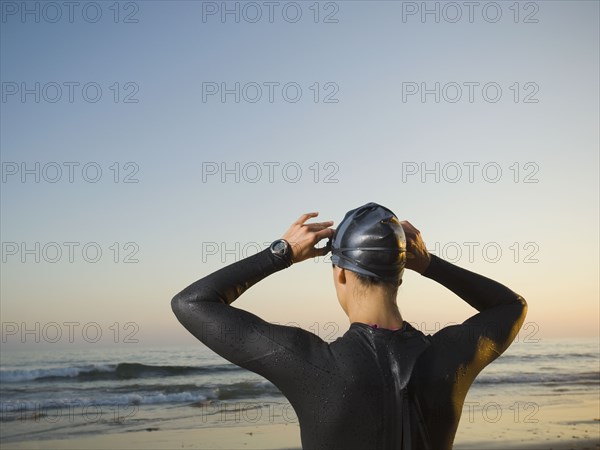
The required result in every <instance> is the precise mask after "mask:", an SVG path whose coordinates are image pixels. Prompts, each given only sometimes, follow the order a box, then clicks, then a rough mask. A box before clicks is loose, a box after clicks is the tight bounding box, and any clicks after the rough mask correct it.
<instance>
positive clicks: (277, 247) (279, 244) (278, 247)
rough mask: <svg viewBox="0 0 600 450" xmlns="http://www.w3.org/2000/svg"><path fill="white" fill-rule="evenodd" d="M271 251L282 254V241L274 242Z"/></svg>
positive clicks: (283, 248)
mask: <svg viewBox="0 0 600 450" xmlns="http://www.w3.org/2000/svg"><path fill="white" fill-rule="evenodd" d="M273 250H274V251H275V252H276V253H279V254H283V253H284V251H285V242H283V241H277V242H275V245H273Z"/></svg>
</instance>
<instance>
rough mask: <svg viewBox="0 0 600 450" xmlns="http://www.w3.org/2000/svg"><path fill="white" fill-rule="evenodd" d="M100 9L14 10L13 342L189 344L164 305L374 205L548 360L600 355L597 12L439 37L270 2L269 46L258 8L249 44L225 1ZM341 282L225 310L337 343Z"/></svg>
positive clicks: (372, 16) (244, 20) (549, 14)
mask: <svg viewBox="0 0 600 450" xmlns="http://www.w3.org/2000/svg"><path fill="white" fill-rule="evenodd" d="M89 3H90V2H82V3H81V5H87V6H86V9H85V11H84V10H83V7H84V6H81V5H80V6H79V7H77V8H75V9H74V10H73V11H69V10H68V8H67V7H64V6H63V7H62V10H61V11H59V10H57V9H56V8H54V9H53V7H48V6H46V4H45V3H40V2H25V5H26V7H27V8H28V9H29V10H31V11H34V12H33V13H27V14H25V15H23V11H22V10H21V9H22V8H23V6H22V5H23V4H22V3H21V2H6V1H4V0H3V1H2V2H1V4H2V21H1V22H0V26H1V34H0V38H1V43H0V49H1V68H0V77H1V81H2V95H3V97H2V102H1V103H0V107H1V117H0V118H1V125H0V134H1V137H0V144H1V159H2V163H3V166H2V170H3V176H4V178H3V180H2V184H1V190H2V193H1V200H2V207H1V208H2V209H1V213H2V214H1V216H2V217H1V219H0V220H1V222H0V224H1V234H2V236H1V238H2V243H3V253H2V257H3V260H2V265H1V268H2V275H1V309H0V311H1V313H2V321H3V322H11V323H12V322H14V323H18V324H23V323H24V324H26V326H30V327H32V328H34V327H35V323H36V322H39V323H40V324H41V325H40V326H41V327H43V326H44V324H47V323H49V322H57V323H60V324H62V323H63V322H70V321H73V322H78V323H80V324H86V323H90V322H92V321H93V322H96V323H98V324H100V326H101V327H102V330H103V331H104V333H105V335H107V334H110V331H109V326H111V324H113V323H115V322H117V323H118V324H120V325H119V326H121V328H122V327H123V324H125V323H128V322H135V323H137V326H138V331H137V334H136V336H137V337H138V338H139V339H141V340H142V342H143V343H147V344H155V343H165V344H178V343H182V344H183V343H193V342H194V338H193V337H192V336H190V335H188V333H187V332H186V331H185V330H184V329H183V327H181V326H180V325H179V323H178V322H177V321H176V319H175V317H174V316H173V314H172V312H171V309H170V299H171V298H172V297H173V295H174V294H176V293H177V292H178V291H180V290H181V289H182V288H184V287H185V286H187V285H188V284H190V283H191V282H193V281H195V280H196V279H198V278H199V277H201V276H202V275H205V274H208V273H210V272H211V271H213V270H216V269H218V268H220V267H222V266H223V265H224V264H227V263H231V262H233V261H234V260H236V259H239V258H240V257H243V252H242V251H241V250H242V249H246V251H247V253H246V254H251V253H253V249H255V250H256V249H257V246H259V245H263V244H264V243H266V242H270V241H272V240H274V239H276V238H279V237H281V235H282V234H283V233H284V232H285V230H286V229H287V228H288V227H289V225H290V224H291V223H292V222H293V221H294V220H295V219H296V218H297V217H298V216H299V215H300V214H302V213H304V212H307V211H319V212H320V218H322V219H323V220H328V219H331V220H334V221H335V222H336V224H337V223H339V221H340V220H341V219H342V217H343V215H344V213H345V212H346V211H347V210H349V209H352V208H355V207H357V206H359V205H361V204H363V203H366V202H368V201H375V202H378V203H381V204H383V205H385V206H387V207H389V208H391V209H393V210H394V211H395V212H396V214H397V215H398V216H399V218H400V219H402V220H404V219H407V220H410V221H411V222H412V223H413V224H414V225H415V226H417V228H419V229H420V230H421V232H422V234H423V236H424V239H425V241H426V243H427V244H428V246H429V247H430V250H431V251H433V252H436V248H437V253H438V254H439V255H440V256H442V257H444V256H445V257H447V258H450V259H452V258H455V257H456V255H457V253H456V251H457V248H458V250H459V251H460V252H462V253H461V254H462V257H458V258H455V259H454V262H455V263H456V264H458V265H460V266H462V267H465V268H468V269H470V270H474V271H476V272H479V273H482V274H484V275H486V276H489V277H491V278H494V279H497V280H498V281H501V282H503V283H504V284H506V285H508V286H509V287H511V288H512V289H513V290H515V291H517V292H519V293H520V294H522V295H523V296H524V297H525V298H526V299H527V300H528V302H529V305H530V309H529V315H528V317H527V322H528V323H530V327H532V328H530V329H529V330H530V331H531V330H534V329H536V330H537V331H536V333H537V336H538V337H561V336H594V335H597V334H598V326H599V323H598V316H599V308H598V298H599V291H598V287H599V284H598V273H599V264H598V248H599V246H598V229H599V228H598V205H599V199H598V192H599V189H598V187H599V186H598V165H599V162H598V153H599V138H598V123H599V95H598V79H599V56H598V55H599V53H600V51H599V48H598V47H599V34H598V28H599V24H598V17H599V3H598V2H596V1H569V2H566V1H565V2H562V1H540V2H529V3H527V2H521V3H520V4H519V7H518V8H516V9H515V8H514V6H512V9H511V5H513V2H500V3H499V5H500V11H499V12H500V13H501V17H500V18H499V19H498V20H496V19H495V17H496V15H497V13H498V11H497V10H494V9H493V8H491V7H487V9H486V10H485V12H483V6H480V7H478V8H476V9H475V10H474V11H472V20H470V18H469V10H468V7H467V6H464V4H463V2H458V3H456V4H458V5H459V6H460V5H462V6H461V10H460V13H461V14H462V15H461V17H460V19H458V20H456V21H454V18H455V17H457V16H456V13H457V10H451V9H450V8H448V7H445V6H444V5H445V4H443V3H436V2H428V3H427V5H428V8H430V9H432V10H433V9H434V8H436V7H437V8H439V11H440V12H439V22H436V20H435V16H434V15H433V14H428V15H425V17H424V19H423V18H422V16H421V12H422V11H420V10H417V11H415V10H414V8H421V5H422V2H386V1H375V2H361V1H347V2H329V3H326V2H322V3H320V4H318V8H315V6H314V2H298V3H293V2H292V3H293V4H291V6H290V3H291V2H280V3H278V6H276V8H275V9H274V10H273V16H272V17H273V20H272V23H270V21H269V7H268V6H267V5H265V4H264V3H263V2H257V3H253V4H252V6H248V3H236V2H228V3H227V5H228V7H229V8H231V9H234V8H236V5H237V7H238V8H239V10H240V15H239V23H238V22H236V20H235V16H234V15H233V14H229V15H226V16H225V20H223V19H222V17H221V15H220V13H221V12H222V11H220V9H221V8H222V5H223V4H222V2H204V3H203V2H193V1H186V2H179V1H169V2H167V1H137V2H121V3H119V4H118V8H115V3H114V2H98V3H97V5H99V8H96V7H95V6H94V5H91V6H90V5H88V4H89ZM480 3H481V5H485V4H489V3H490V2H480ZM56 4H58V5H61V4H62V3H56ZM254 5H258V7H259V8H260V13H261V14H262V15H261V18H260V19H259V20H257V21H256V22H254V23H253V22H252V20H254V17H256V13H257V11H258V10H257V9H256V8H255V6H254ZM286 5H287V6H286ZM296 5H297V7H296ZM436 5H437V6H436ZM284 6H285V8H286V10H285V14H284V13H283V12H282V11H283V8H284ZM36 8H38V11H39V17H36V12H35V11H36ZM214 8H216V9H217V11H216V13H215V14H208V13H211V12H213V11H215V9H214ZM253 8H254V9H253ZM317 10H318V13H319V14H318V17H316V16H315V14H316V11H317ZM98 11H100V12H101V16H100V17H99V19H98V20H97V21H95V20H96V19H95V17H96V14H97V13H98ZM203 11H204V17H203ZM298 11H301V13H302V15H301V17H300V18H299V20H297V21H296V22H294V20H295V19H294V17H295V16H296V14H297V12H298ZM517 11H518V17H517V16H516V13H517ZM117 12H118V17H117V16H115V14H116V13H117ZM59 13H60V17H58V16H57V14H59ZM71 13H72V21H71V20H70V19H71V18H70V17H69V15H70V14H71ZM403 13H404V19H403ZM413 13H414V14H413ZM315 18H316V22H315ZM36 19H39V22H36ZM115 19H116V23H115ZM94 21H95V22H94ZM126 21H127V22H126ZM134 21H137V22H134ZM53 22H54V23H53ZM36 83H39V90H38V94H39V102H36V98H35V97H36V93H35V91H36ZM115 83H117V84H115ZM236 83H239V86H240V88H239V96H240V99H239V100H240V101H239V102H236V101H235V94H231V93H230V94H227V95H226V96H225V101H222V99H221V95H220V93H221V92H220V90H221V89H222V88H226V89H229V90H232V89H233V90H235V86H236ZM315 83H317V84H315ZM436 83H439V95H440V98H439V102H436V101H435V93H429V94H426V96H425V97H424V100H423V99H422V97H421V95H420V94H421V90H422V89H423V88H425V89H428V90H430V92H433V91H435V86H436ZM57 86H58V87H60V89H61V91H60V92H59V91H58V90H57ZM83 86H86V90H85V91H83ZM257 86H258V87H260V89H261V90H262V96H261V97H260V98H258V99H257V89H256V87H257ZM269 86H271V87H272V89H273V91H272V94H273V98H272V100H273V101H272V102H271V101H270V99H269ZM283 86H286V89H285V90H284V89H283ZM469 86H471V87H472V89H473V90H472V95H473V98H472V100H473V101H472V102H471V101H469ZM483 86H486V88H485V90H484V89H483ZM215 87H216V88H217V89H219V92H217V93H216V94H214V95H212V92H213V91H211V90H209V89H214V88H215ZM297 87H300V89H301V94H300V95H299V96H298V98H297V101H295V102H293V101H291V99H292V98H293V97H295V96H296V95H297V94H298V92H297V90H296V89H297ZM457 87H458V88H460V89H461V93H462V96H461V97H460V98H457V94H458V91H457ZM98 88H99V89H101V92H102V95H101V97H100V98H98V100H97V101H95V102H93V101H92V100H95V97H96V95H97V89H98ZM415 88H416V89H419V91H418V92H416V93H414V89H415ZM497 88H500V89H501V91H500V92H501V93H500V95H499V97H498V98H497V99H496V100H497V101H493V100H494V97H496V96H497V95H498V91H497ZM23 89H29V90H30V91H33V92H34V93H29V94H25V95H24V96H23ZM70 89H72V92H70ZM411 89H412V90H411ZM70 93H71V94H72V99H70V98H69V94H70ZM316 94H318V98H316V100H317V101H316V102H315V95H316ZM203 96H204V97H205V98H204V99H203ZM286 96H287V97H286ZM70 100H72V102H71V101H70ZM115 100H116V101H115ZM203 100H204V101H203ZM253 100H257V101H253ZM335 100H337V101H335ZM453 100H456V101H453ZM515 100H516V101H515ZM136 101H137V102H136ZM36 163H39V171H38V175H39V176H40V181H39V182H35V176H36V174H35V172H36V166H35V164H36ZM115 163H116V165H115ZM127 163H130V164H129V165H126V164H127ZM236 163H239V168H240V170H239V171H238V173H237V174H238V175H239V176H240V180H239V182H236V180H235V173H229V174H228V175H227V174H226V175H225V180H224V182H223V180H222V179H221V169H222V164H226V165H227V167H228V168H229V169H232V170H233V171H234V172H235V168H236ZM23 164H25V165H26V167H25V168H29V169H32V170H33V173H30V174H28V175H27V174H26V175H24V176H25V182H23V181H22V178H21V177H22V176H23V173H22V169H23V168H24V166H23ZM86 164H87V166H85V165H86ZM436 164H439V166H436ZM57 166H59V167H61V168H62V174H58V172H57V171H56V167H57ZM84 166H85V167H86V170H85V171H83V167H84ZM284 166H285V167H286V171H283V167H284ZM484 166H485V168H486V169H485V171H484V170H483V168H484ZM68 167H72V168H73V182H70V181H69V170H68ZM98 167H99V168H100V169H101V170H102V174H101V175H99V176H97V175H96V172H95V171H96V169H97V168H98ZM257 167H259V168H261V169H262V172H261V173H257V172H256V168H257ZM269 167H272V168H273V173H272V176H273V179H272V180H269V171H268V168H269ZM436 167H439V171H437V175H439V177H440V179H439V182H436V180H435V176H436V174H435V173H434V172H435V171H436ZM469 167H471V168H472V169H473V172H472V176H473V179H472V181H470V180H469ZM116 168H118V169H119V171H118V173H116ZM209 168H210V169H215V168H216V169H217V170H218V171H219V172H218V173H216V174H209V173H208V172H207V169H209ZM298 168H300V170H301V173H298V172H297V169H298ZM457 168H459V169H461V171H462V172H461V173H459V172H457ZM498 168H500V170H501V171H502V172H501V174H498V173H497V169H498ZM317 169H318V171H317ZM422 169H430V170H433V172H430V173H429V174H428V175H427V174H426V175H425V178H424V180H422V179H421V175H422V172H421V171H422ZM415 171H417V172H416V173H414V172H415ZM13 172H16V173H13ZM127 175H129V177H130V178H129V180H130V181H131V180H138V182H137V183H126V182H124V178H125V177H126V176H127ZM203 175H204V179H203ZM115 176H116V177H117V180H118V181H119V182H117V183H115V182H114V178H115ZM86 177H87V178H86ZM95 177H97V178H98V181H97V182H95V183H93V182H91V181H89V180H91V179H94V178H95ZM294 178H298V179H297V180H296V182H292V180H293V179H294ZM55 179H56V182H54V183H53V182H50V181H49V180H55ZM86 180H87V181H86ZM253 180H254V181H255V182H251V181H253ZM326 181H329V182H326ZM526 181H529V182H526ZM532 181H535V182H532ZM334 226H335V225H334ZM36 242H37V243H39V245H40V251H39V252H38V254H39V256H40V262H39V263H36V262H35V256H36V255H35V253H36V251H35V245H36ZM69 242H75V243H76V244H65V243H69ZM236 242H237V243H238V244H237V245H238V246H239V249H240V251H239V252H237V253H236V252H235V248H236ZM49 243H56V244H50V245H49ZM90 243H92V244H90ZM115 243H117V244H116V246H115ZM127 243H131V244H127ZM436 243H437V244H436ZM465 243H474V244H465ZM86 244H88V245H87V247H86V249H87V250H88V253H86V255H87V258H88V259H93V258H94V257H95V249H96V248H100V250H101V251H102V256H101V258H100V259H99V260H98V262H96V263H92V262H89V261H86V259H85V258H84V256H83V255H82V248H83V247H84V246H85V245H86ZM68 245H71V246H72V247H71V248H73V249H74V250H73V251H74V253H73V262H71V261H70V260H69V255H68V250H69V247H68ZM469 246H471V247H469ZM56 247H59V248H60V249H61V251H62V255H60V256H59V255H58V254H57V253H56ZM484 247H485V249H486V253H484V252H483V248H484ZM117 248H118V249H119V253H118V255H117V254H116V249H117ZM469 248H472V249H473V258H469V254H468V253H469ZM25 249H34V252H33V253H27V252H25ZM44 249H45V250H44ZM215 249H216V254H214V253H215ZM224 249H234V251H233V254H225V253H224V252H223V250H224ZM497 249H500V251H501V252H502V254H501V256H499V257H498V258H497V261H495V262H492V260H495V259H496V251H497ZM517 249H518V253H517ZM90 255H91V256H90ZM22 258H25V262H22ZM115 258H116V260H117V261H118V262H115V261H114V259H115ZM128 258H130V259H137V261H138V262H134V263H125V262H124V260H126V259H128ZM223 258H224V261H223ZM53 259H54V260H56V262H50V261H51V260H53ZM526 260H527V261H533V262H525V261H526ZM536 261H537V262H536ZM330 271H331V269H330V265H329V264H328V263H327V262H326V261H321V262H306V263H303V264H302V265H299V266H294V267H292V268H290V269H289V270H286V271H285V272H282V273H278V274H275V275H273V276H272V277H270V278H268V279H266V280H264V281H263V282H261V283H260V284H259V285H257V286H255V287H253V288H252V289H251V290H250V291H248V292H247V293H246V294H245V295H244V296H243V297H242V298H241V299H240V300H239V301H238V302H236V305H235V306H237V307H240V308H244V309H248V310H250V311H252V312H254V313H256V314H258V315H260V316H261V317H263V318H265V319H266V320H270V321H275V322H279V323H289V322H292V321H294V322H297V323H298V324H300V325H302V326H305V327H307V328H308V327H310V326H311V324H314V323H315V322H318V324H319V325H318V326H319V327H320V329H321V331H323V330H324V329H325V325H326V324H327V323H328V322H330V321H331V322H335V323H337V324H339V330H340V331H343V330H344V329H345V328H347V325H348V324H347V319H346V317H345V316H344V315H343V312H342V311H341V309H340V308H339V306H338V304H337V301H336V298H335V291H334V288H333V284H332V279H331V273H330ZM399 305H400V309H401V311H402V313H403V315H404V317H405V319H406V320H409V321H411V322H413V323H417V324H424V328H426V329H429V330H432V329H435V327H436V323H438V324H441V325H443V324H446V323H450V322H458V321H462V320H464V319H466V318H467V317H468V316H469V315H471V314H472V313H473V312H474V310H472V308H470V307H469V306H467V305H465V304H464V303H463V302H462V301H461V300H460V299H458V298H456V297H455V296H454V295H453V294H451V293H450V292H448V291H446V290H444V289H443V288H442V287H440V286H437V285H435V283H433V282H431V281H429V280H425V279H422V278H420V277H419V276H418V275H416V274H413V273H408V274H407V275H406V277H405V282H404V284H403V286H402V288H401V289H400V292H399ZM19 326H21V325H19ZM63 330H66V328H63ZM5 337H6V336H5ZM7 339H8V341H9V342H12V341H11V340H13V341H14V337H13V336H12V335H11V336H9V337H8V338H7Z"/></svg>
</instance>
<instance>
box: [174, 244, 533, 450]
mask: <svg viewBox="0 0 600 450" xmlns="http://www.w3.org/2000/svg"><path fill="white" fill-rule="evenodd" d="M289 265H290V262H289V261H287V260H282V259H279V258H278V257H276V256H274V255H273V254H272V253H271V251H270V250H269V249H266V250H263V251H261V252H259V253H257V254H255V255H252V256H250V257H248V258H245V259H243V260H241V261H238V262H236V263H233V264H230V265H229V266H226V267H224V268H222V269H220V270H218V271H216V272H214V273H212V274H210V275H208V276H206V277H204V278H202V279H200V280H198V281H196V282H195V283H193V284H192V285H190V286H188V287H187V288H186V289H184V290H183V291H181V292H180V293H179V294H177V295H176V296H175V297H174V298H173V300H172V303H171V304H172V308H173V311H174V313H175V315H176V316H177V318H178V319H179V321H180V322H181V323H182V324H183V326H184V327H185V328H187V329H188V330H189V331H190V332H191V333H192V334H193V335H194V336H196V337H197V338H198V339H199V340H200V341H202V342H203V343H204V344H206V345H207V346H208V347H209V348H211V349H212V350H213V351H215V352H216V353H218V354H219V355H221V356H222V357H224V358H225V359H227V360H229V361H231V362H232V363H234V364H237V365H239V366H241V367H243V368H246V369H248V370H250V371H253V372H256V373H258V374H260V375H262V376H263V377H265V378H266V379H268V380H270V381H271V382H272V383H273V384H274V385H275V386H277V387H278V388H279V389H280V390H281V392H282V393H283V395H285V397H286V398H287V399H288V400H289V402H290V404H291V405H292V406H293V408H294V410H295V412H296V414H297V416H298V421H299V424H300V432H301V439H302V447H303V448H305V449H313V448H322V449H333V448H339V449H367V448H369V449H392V448H393V449H404V450H409V449H411V450H412V449H432V450H444V449H449V448H451V447H452V442H453V440H454V435H455V433H456V429H457V427H458V422H459V420H460V415H461V411H462V407H463V402H464V399H465V396H466V394H467V390H468V389H469V386H470V385H471V383H472V382H473V380H474V379H475V377H476V376H477V374H478V373H479V372H480V371H481V369H483V368H484V367H485V366H486V365H487V364H489V363H490V362H492V361H493V360H494V359H495V358H496V357H498V356H499V355H500V354H501V353H502V352H503V351H504V350H505V349H506V348H507V347H508V346H509V345H510V343H511V342H512V340H513V339H514V337H515V335H516V333H517V332H518V330H519V328H520V326H521V325H522V322H523V320H524V317H525V313H526V303H525V301H524V299H523V298H522V297H520V296H519V295H517V294H515V293H514V292H513V291H511V290H510V289H508V288H507V287H505V286H503V285H502V284H500V283H497V282H495V281H493V280H490V279H488V278H486V277H483V276H481V275H478V274H476V273H473V272H470V271H468V270H465V269H462V268H460V267H458V266H455V265H453V264H451V263H449V262H447V261H444V260H442V259H440V258H438V257H436V256H435V255H431V263H430V265H429V267H428V268H427V270H426V271H425V272H424V273H423V275H424V276H426V277H428V278H430V279H432V280H435V281H437V282H438V283H441V284H442V285H444V286H445V287H447V288H448V289H450V290H452V291H453V292H454V293H456V294H457V295H459V296H460V297H461V298H462V299H464V300H465V301H466V302H468V303H469V304H470V305H471V306H473V307H474V308H476V309H477V310H478V311H480V313H479V314H476V315H474V316H473V317H471V318H470V319H468V320H467V321H465V322H464V323H463V324H461V325H455V326H448V327H445V328H443V329H441V330H440V331H438V332H437V333H435V334H434V335H428V336H426V335H424V334H423V333H421V332H420V331H418V330H416V329H415V328H414V327H412V326H411V325H410V324H409V323H408V322H406V321H405V322H404V325H403V327H402V328H401V329H400V330H397V331H391V330H387V329H381V328H373V327H372V326H370V325H369V324H363V323H358V322H355V323H352V324H351V325H350V328H349V329H348V331H347V332H346V333H345V334H344V335H343V336H342V337H340V338H338V339H337V340H335V341H334V342H331V343H328V342H325V341H324V340H322V339H321V338H319V337H318V336H316V335H315V334H313V333H311V332H309V331H306V330H304V329H301V328H298V327H290V326H283V325H277V324H272V323H269V322H265V321H264V320H262V319H261V318H259V317H257V316H256V315H254V314H251V313H249V312H247V311H244V310H241V309H238V308H235V307H233V306H230V304H231V303H232V302H233V301H234V300H235V299H236V298H238V297H239V296H240V295H241V294H242V293H243V292H244V291H245V290H246V289H248V288H249V287H251V286H252V285H254V284H255V283H257V282H258V281H260V280H262V279H263V278H265V277H266V276H268V275H271V274H273V273H274V272H277V271H279V270H282V269H284V268H286V267H288V266H289ZM281 301H282V302H285V301H286V299H285V298H282V300H281ZM307 306H309V307H315V308H316V307H317V306H318V305H317V304H311V305H309V304H307Z"/></svg>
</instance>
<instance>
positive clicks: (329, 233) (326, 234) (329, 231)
mask: <svg viewBox="0 0 600 450" xmlns="http://www.w3.org/2000/svg"><path fill="white" fill-rule="evenodd" d="M334 232H335V230H334V229H333V228H325V229H324V230H321V231H317V232H316V233H315V237H314V239H315V242H319V241H320V240H321V239H325V238H329V239H331V238H332V237H333V233H334Z"/></svg>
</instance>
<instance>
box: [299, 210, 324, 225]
mask: <svg viewBox="0 0 600 450" xmlns="http://www.w3.org/2000/svg"><path fill="white" fill-rule="evenodd" d="M318 215H319V213H318V212H310V213H306V214H302V215H301V216H300V217H299V218H298V220H296V222H294V223H295V224H297V225H302V224H303V223H304V222H306V221H307V220H308V219H310V218H311V217H316V216H318Z"/></svg>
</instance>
